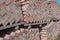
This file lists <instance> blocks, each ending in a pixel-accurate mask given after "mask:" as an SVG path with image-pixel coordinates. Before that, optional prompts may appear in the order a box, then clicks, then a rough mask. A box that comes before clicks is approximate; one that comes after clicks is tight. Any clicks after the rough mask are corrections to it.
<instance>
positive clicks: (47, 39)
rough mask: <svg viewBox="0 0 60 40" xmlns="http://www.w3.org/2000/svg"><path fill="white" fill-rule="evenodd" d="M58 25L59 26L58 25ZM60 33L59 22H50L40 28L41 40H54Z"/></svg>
mask: <svg viewBox="0 0 60 40" xmlns="http://www.w3.org/2000/svg"><path fill="white" fill-rule="evenodd" d="M58 24H59V25H58ZM59 32H60V22H51V23H50V24H48V25H47V26H45V27H43V28H42V31H41V32H40V35H41V40H55V39H56V38H57V36H58V34H59Z"/></svg>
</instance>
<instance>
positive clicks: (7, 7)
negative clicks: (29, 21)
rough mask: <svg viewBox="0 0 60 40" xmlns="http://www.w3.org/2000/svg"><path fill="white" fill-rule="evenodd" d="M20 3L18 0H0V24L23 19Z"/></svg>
mask: <svg viewBox="0 0 60 40" xmlns="http://www.w3.org/2000/svg"><path fill="white" fill-rule="evenodd" d="M20 5H21V3H19V1H18V0H0V24H3V25H4V26H6V24H8V23H10V24H12V23H13V22H14V21H15V22H16V23H17V22H18V21H23V15H22V10H21V6H20Z"/></svg>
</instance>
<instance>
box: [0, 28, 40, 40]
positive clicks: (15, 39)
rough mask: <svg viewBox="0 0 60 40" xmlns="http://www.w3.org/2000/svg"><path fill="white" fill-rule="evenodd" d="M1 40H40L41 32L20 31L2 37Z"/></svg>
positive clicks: (31, 30) (32, 30)
mask: <svg viewBox="0 0 60 40" xmlns="http://www.w3.org/2000/svg"><path fill="white" fill-rule="evenodd" d="M0 40H40V38H39V30H38V29H37V28H35V29H20V30H17V31H15V32H11V33H10V35H8V34H7V35H5V37H4V38H1V37H0Z"/></svg>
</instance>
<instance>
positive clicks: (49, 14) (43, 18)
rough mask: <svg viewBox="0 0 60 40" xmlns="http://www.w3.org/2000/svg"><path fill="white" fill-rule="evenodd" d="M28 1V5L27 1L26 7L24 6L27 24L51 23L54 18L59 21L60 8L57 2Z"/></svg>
mask: <svg viewBox="0 0 60 40" xmlns="http://www.w3.org/2000/svg"><path fill="white" fill-rule="evenodd" d="M28 1H29V2H28V3H27V2H26V1H25V5H23V6H22V9H23V14H24V21H25V22H27V23H29V22H31V23H32V22H49V21H50V20H52V18H58V19H59V15H60V13H59V11H60V9H59V7H60V6H59V5H58V4H57V3H56V2H55V0H28ZM26 3H27V4H26ZM55 7H56V8H55ZM56 15H57V16H56Z"/></svg>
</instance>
